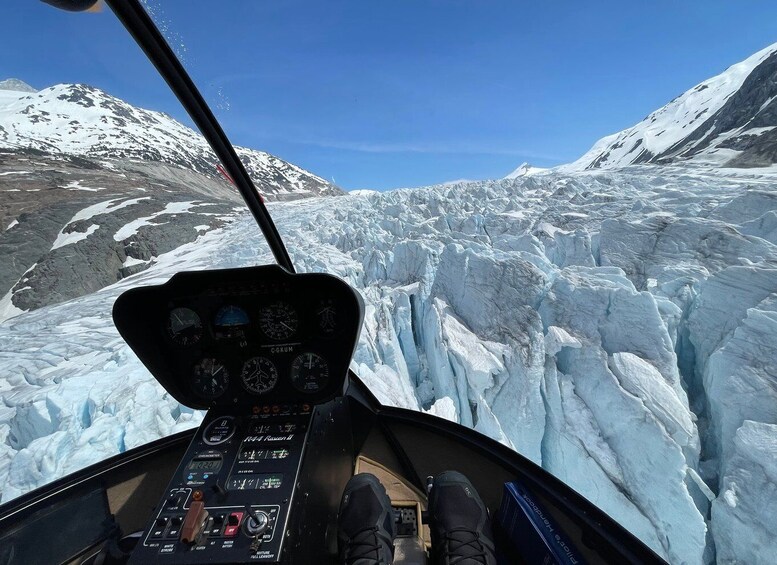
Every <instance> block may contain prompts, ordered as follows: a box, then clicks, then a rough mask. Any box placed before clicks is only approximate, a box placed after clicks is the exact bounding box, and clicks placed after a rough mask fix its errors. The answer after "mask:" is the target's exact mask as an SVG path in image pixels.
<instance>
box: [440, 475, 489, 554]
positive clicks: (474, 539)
mask: <svg viewBox="0 0 777 565" xmlns="http://www.w3.org/2000/svg"><path fill="white" fill-rule="evenodd" d="M429 521H430V524H429V527H430V529H431V533H432V563H434V565H476V564H477V565H496V556H495V555H494V541H493V540H494V536H493V533H492V532H491V523H490V520H489V518H488V511H487V510H486V505H485V504H483V501H482V500H481V499H480V496H479V495H478V493H477V491H476V490H475V488H474V487H473V486H472V483H470V482H469V480H468V479H467V477H465V476H464V475H462V474H461V473H458V472H456V471H445V472H444V473H440V474H439V475H437V476H436V477H435V478H434V484H433V486H432V491H431V492H430V493H429Z"/></svg>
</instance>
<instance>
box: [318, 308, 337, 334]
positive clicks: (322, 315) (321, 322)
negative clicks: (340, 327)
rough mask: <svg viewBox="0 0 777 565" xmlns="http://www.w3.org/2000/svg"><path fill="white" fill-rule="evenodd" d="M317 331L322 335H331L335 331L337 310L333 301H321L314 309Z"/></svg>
mask: <svg viewBox="0 0 777 565" xmlns="http://www.w3.org/2000/svg"><path fill="white" fill-rule="evenodd" d="M316 318H317V320H318V329H319V330H320V331H321V333H322V334H324V335H332V334H333V333H335V331H337V321H338V317H337V309H336V308H335V305H334V300H322V301H321V302H319V303H318V308H317V309H316Z"/></svg>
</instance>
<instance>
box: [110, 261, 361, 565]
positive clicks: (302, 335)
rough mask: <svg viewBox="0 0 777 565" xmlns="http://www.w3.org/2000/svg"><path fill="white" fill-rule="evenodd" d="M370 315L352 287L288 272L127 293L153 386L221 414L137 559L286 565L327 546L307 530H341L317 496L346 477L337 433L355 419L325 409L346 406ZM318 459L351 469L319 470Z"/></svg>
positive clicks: (135, 340)
mask: <svg viewBox="0 0 777 565" xmlns="http://www.w3.org/2000/svg"><path fill="white" fill-rule="evenodd" d="M362 318H363V306H362V303H361V299H360V297H359V295H358V294H357V293H356V292H355V291H353V290H352V289H351V288H350V287H349V286H348V285H347V284H346V283H344V282H343V281H341V280H340V279H338V278H335V277H332V276H329V275H323V274H299V275H292V274H290V273H287V272H286V271H284V270H283V269H281V268H280V267H277V266H264V267H255V268H247V269H233V270H227V271H206V272H199V273H193V272H192V273H180V274H178V275H176V276H175V277H173V278H172V279H171V280H170V281H168V282H167V283H165V284H163V285H161V286H156V287H144V288H137V289H133V290H131V291H128V292H127V293H125V294H124V295H123V296H121V297H120V298H119V300H118V301H117V302H116V304H115V306H114V320H115V322H116V325H117V327H118V329H119V331H120V333H121V335H122V337H123V338H124V339H125V340H126V341H127V342H128V343H129V344H130V346H131V347H132V348H133V350H134V351H135V353H136V354H137V355H138V357H139V358H140V359H141V360H142V361H143V362H144V363H145V364H146V366H147V367H148V368H149V370H151V372H152V373H153V374H154V376H155V378H156V379H157V380H158V381H159V382H160V383H162V385H163V386H164V387H165V389H166V390H167V391H168V392H169V393H170V394H171V395H172V396H173V397H174V398H176V400H178V401H180V402H182V403H184V404H186V405H188V406H195V407H198V408H208V409H210V410H209V412H208V415H207V417H206V418H205V420H204V421H203V423H202V425H201V426H200V428H199V430H197V432H196V433H195V435H194V439H193V441H192V443H191V444H190V446H189V448H188V449H187V451H186V454H185V455H184V457H183V458H182V460H181V462H180V464H179V465H178V468H177V469H176V471H175V473H174V474H173V476H172V478H171V480H170V484H169V485H168V487H167V489H166V490H165V491H164V495H163V498H162V501H161V502H160V503H159V504H158V505H157V507H156V510H155V512H154V513H153V516H152V518H151V521H150V523H149V525H148V526H147V527H146V529H145V531H144V533H143V535H142V536H141V538H140V539H139V540H138V543H137V547H136V549H135V551H134V552H133V556H132V561H131V563H156V562H158V563H234V562H260V563H261V562H276V561H278V560H279V558H280V555H281V553H282V552H283V550H284V544H289V545H293V546H296V547H297V548H299V547H300V546H304V545H305V544H308V543H310V541H311V539H312V538H315V537H316V536H309V535H307V534H304V535H300V534H301V531H300V527H303V528H321V526H323V525H324V524H327V525H329V526H330V528H331V524H329V523H330V522H331V519H332V517H333V515H334V514H333V511H334V513H336V508H334V509H333V508H331V507H328V506H327V505H323V504H319V505H311V504H310V502H309V500H310V496H311V491H316V490H320V491H321V492H323V491H325V490H328V489H333V490H337V487H338V486H339V488H340V489H342V486H343V485H344V480H347V478H348V469H349V467H350V459H351V456H352V455H351V449H349V448H348V446H347V445H345V444H342V445H337V442H338V439H337V437H336V434H334V432H335V431H336V430H338V429H339V428H341V427H342V426H343V425H348V424H347V423H346V421H345V419H346V414H345V412H344V411H343V410H342V407H341V403H337V402H335V403H330V404H328V405H326V406H324V404H325V403H326V402H327V401H330V400H332V399H333V398H335V397H342V394H343V390H344V386H345V381H346V375H347V371H348V365H349V362H350V359H351V355H352V354H353V351H354V349H355V347H356V343H357V341H358V336H359V330H360V327H361V321H362ZM306 451H309V452H316V451H320V452H328V453H329V455H328V458H329V459H331V460H332V461H333V463H339V465H337V466H336V469H338V470H339V471H340V472H339V473H337V472H329V473H320V472H314V471H315V470H316V467H317V466H318V465H319V464H320V461H317V460H313V461H310V462H303V461H304V459H305V458H304V455H305V452H306ZM313 496H314V498H313V500H315V496H316V495H315V494H313ZM294 504H296V506H297V511H296V512H295V514H296V515H297V516H298V517H302V516H304V522H305V523H306V524H305V525H304V526H302V525H301V524H298V525H297V528H296V529H295V528H293V527H291V524H290V514H291V510H292V505H294ZM298 520H299V518H298ZM314 524H315V525H314ZM324 530H326V526H325V527H324V528H323V529H322V531H324ZM302 531H304V529H303V530H302ZM292 532H295V533H297V535H292Z"/></svg>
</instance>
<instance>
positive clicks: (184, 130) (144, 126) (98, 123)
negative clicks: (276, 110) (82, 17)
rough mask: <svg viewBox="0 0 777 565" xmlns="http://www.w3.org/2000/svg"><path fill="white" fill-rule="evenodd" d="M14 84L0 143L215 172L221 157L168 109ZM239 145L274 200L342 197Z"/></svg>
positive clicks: (4, 99)
mask: <svg viewBox="0 0 777 565" xmlns="http://www.w3.org/2000/svg"><path fill="white" fill-rule="evenodd" d="M9 83H10V86H11V88H12V89H11V90H2V89H0V148H7V149H18V148H23V149H37V150H40V151H45V152H49V153H56V154H59V153H66V154H70V155H78V156H82V157H90V158H95V157H99V158H108V159H125V160H134V161H154V162H159V163H165V164H168V165H174V166H178V167H181V168H183V169H186V170H194V171H198V172H200V173H203V174H205V175H210V176H216V175H218V173H217V171H216V163H217V162H218V160H217V159H216V156H215V154H214V153H213V152H212V150H211V149H210V146H209V145H208V143H207V142H206V141H205V139H204V138H203V137H202V136H201V135H199V134H198V133H197V132H195V131H193V130H192V129H191V128H188V127H186V126H184V125H183V124H181V123H180V122H177V121H176V120H174V119H173V118H171V117H170V116H168V115H166V114H163V113H161V112H155V111H151V110H144V109H142V108H137V107H135V106H132V105H131V104H128V103H127V102H125V101H123V100H120V99H119V98H116V97H114V96H111V95H109V94H107V93H106V92H103V91H102V90H100V89H98V88H94V87H92V86H88V85H85V84H57V85H55V86H51V87H49V88H44V89H43V90H39V91H37V92H29V91H28V90H27V89H22V88H21V87H20V86H19V83H21V81H16V80H15V79H12V80H10V81H6V84H9ZM21 84H23V83H21ZM236 150H237V152H238V155H239V156H240V158H241V160H242V161H243V163H244V164H245V166H246V168H247V170H248V173H249V174H250V176H251V178H252V179H253V181H254V183H255V184H256V185H257V187H258V188H259V190H260V192H261V193H262V194H263V195H264V196H265V197H267V198H269V199H270V200H274V199H284V198H288V197H295V196H296V197H306V196H315V195H321V196H327V195H340V194H342V191H341V190H340V189H338V188H337V187H335V186H334V185H332V184H331V183H329V182H327V181H325V180H324V179H322V178H320V177H317V176H316V175H314V174H312V173H309V172H308V171H305V170H304V169H301V168H300V167H297V166H296V165H292V164H291V163H287V162H286V161H283V160H282V159H279V158H277V157H275V156H273V155H270V154H269V153H264V152H262V151H256V150H253V149H246V148H244V147H237V148H236Z"/></svg>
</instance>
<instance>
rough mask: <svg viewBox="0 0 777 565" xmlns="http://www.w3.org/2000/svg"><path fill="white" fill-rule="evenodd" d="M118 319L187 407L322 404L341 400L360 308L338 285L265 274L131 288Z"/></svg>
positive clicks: (275, 271) (255, 270) (252, 271)
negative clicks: (283, 403)
mask: <svg viewBox="0 0 777 565" xmlns="http://www.w3.org/2000/svg"><path fill="white" fill-rule="evenodd" d="M113 318H114V322H115V324H116V327H117V328H118V330H119V333H120V334H121V336H122V337H123V338H124V339H125V341H126V342H127V343H128V344H129V345H130V347H131V348H132V350H133V351H134V352H135V353H136V354H137V355H138V357H139V358H140V360H141V361H142V362H143V364H144V365H145V366H146V367H147V368H148V369H149V371H151V373H152V374H153V375H154V377H155V378H156V379H157V380H158V381H159V382H160V383H161V384H162V385H163V386H164V387H165V389H166V390H167V391H168V392H169V393H170V394H171V395H172V396H173V397H174V398H176V400H178V401H179V402H182V403H183V404H185V405H187V406H191V407H193V408H210V407H213V406H236V405H246V404H255V403H256V402H258V401H260V402H288V401H296V402H309V403H321V402H325V401H327V400H330V399H332V398H333V397H335V396H337V395H338V394H341V393H342V389H343V385H344V381H345V378H346V375H347V371H348V365H349V363H350V360H351V357H352V355H353V352H354V350H355V348H356V344H357V342H358V339H359V332H360V330H361V323H362V320H363V318H364V306H363V303H362V300H361V297H360V296H359V295H358V293H356V292H355V291H354V290H353V289H352V288H351V287H350V286H349V285H348V284H347V283H345V282H344V281H342V280H340V279H338V278H337V277H334V276H331V275H326V274H320V273H305V274H291V273H288V272H287V271H285V270H284V269H282V268H281V267H278V266H277V265H268V266H262V267H249V268H243V269H228V270H219V271H201V272H184V273H178V274H176V275H175V276H174V277H173V278H171V279H170V280H169V281H168V282H166V283H165V284H162V285H159V286H148V287H141V288H134V289H131V290H129V291H127V292H125V293H124V294H122V295H121V296H120V297H119V298H118V300H117V301H116V303H115V305H114V308H113Z"/></svg>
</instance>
